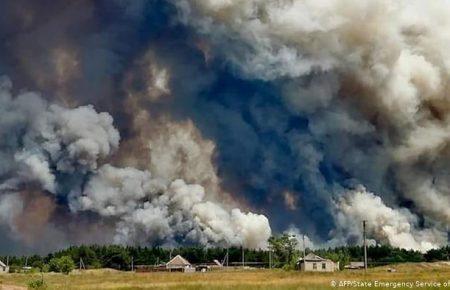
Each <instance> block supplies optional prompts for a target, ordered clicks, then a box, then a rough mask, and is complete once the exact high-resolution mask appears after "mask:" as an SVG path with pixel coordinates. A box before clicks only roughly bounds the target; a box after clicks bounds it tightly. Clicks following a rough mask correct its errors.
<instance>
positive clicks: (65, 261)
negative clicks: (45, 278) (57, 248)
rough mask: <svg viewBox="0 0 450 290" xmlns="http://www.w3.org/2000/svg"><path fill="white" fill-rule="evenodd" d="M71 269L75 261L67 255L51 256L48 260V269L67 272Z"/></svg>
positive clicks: (73, 267)
mask: <svg viewBox="0 0 450 290" xmlns="http://www.w3.org/2000/svg"><path fill="white" fill-rule="evenodd" d="M73 269H75V263H74V261H73V260H72V258H71V257H69V256H62V257H61V258H53V259H51V260H50V262H49V270H50V271H53V272H60V273H64V274H69V273H70V271H72V270H73Z"/></svg>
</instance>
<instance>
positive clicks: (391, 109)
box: [176, 0, 450, 249]
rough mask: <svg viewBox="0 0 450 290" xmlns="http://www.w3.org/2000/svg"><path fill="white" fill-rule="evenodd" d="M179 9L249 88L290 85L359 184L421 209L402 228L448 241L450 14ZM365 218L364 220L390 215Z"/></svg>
mask: <svg viewBox="0 0 450 290" xmlns="http://www.w3.org/2000/svg"><path fill="white" fill-rule="evenodd" d="M176 3H177V5H178V7H179V9H180V11H181V14H182V17H181V21H183V22H184V23H188V24H190V25H192V26H193V27H194V28H195V29H196V30H197V31H198V32H199V33H200V34H201V35H204V36H205V37H207V38H208V39H209V42H210V45H211V46H212V47H213V48H212V49H210V51H213V52H214V53H215V54H216V57H223V58H225V59H227V60H228V61H229V63H230V64H231V66H232V67H233V68H234V69H235V70H236V71H237V72H238V73H239V74H241V75H242V77H244V78H248V79H259V80H264V81H271V82H276V83H278V84H279V85H280V87H281V90H282V91H283V98H284V100H285V102H286V103H287V104H288V105H289V108H290V110H291V112H292V114H296V115H299V116H302V117H305V118H307V119H308V128H309V131H310V133H311V135H312V138H313V140H314V142H317V143H318V144H323V146H324V147H325V150H324V151H325V152H324V153H325V155H326V158H327V159H329V160H330V161H331V162H332V163H333V164H334V165H335V166H338V167H339V168H340V171H342V172H345V173H346V174H347V175H350V176H352V177H353V178H354V180H353V181H352V183H363V184H366V185H367V186H369V187H370V188H373V190H375V191H377V192H379V194H381V195H382V196H384V197H385V198H386V199H387V200H388V202H389V204H394V205H395V204H398V203H401V202H403V201H408V202H410V203H412V204H413V205H414V206H413V212H409V211H408V210H407V209H403V210H402V209H399V211H397V210H393V212H392V215H393V218H394V217H396V216H399V218H400V219H401V220H402V221H401V222H398V221H397V222H395V221H393V222H394V223H396V224H397V223H398V224H399V225H400V226H402V225H408V227H411V228H414V227H415V224H416V223H417V221H416V219H417V218H418V217H417V216H416V215H419V216H420V217H421V218H422V219H424V220H425V221H426V223H427V224H431V225H433V226H435V227H437V228H439V229H440V230H443V229H445V226H446V225H448V224H449V223H450V218H449V213H450V211H449V210H448V208H449V206H450V199H449V196H450V193H449V190H448V188H449V183H448V180H449V179H448V178H447V177H446V173H445V172H448V170H449V167H448V164H449V159H450V155H449V154H448V153H449V150H448V147H449V144H450V143H449V138H448V133H447V132H448V131H449V130H448V128H449V124H450V123H449V115H450V114H449V112H450V111H449V108H450V106H449V101H448V100H449V97H448V90H447V83H448V80H449V75H448V71H449V62H448V59H449V57H450V55H449V53H448V50H447V49H446V47H447V44H448V43H449V41H450V36H449V35H448V33H447V31H448V29H449V27H450V22H449V17H448V15H450V6H449V5H448V2H446V1H434V2H433V3H429V2H424V1H396V2H392V1H351V0H348V1H290V0H286V1H283V0H282V1H260V0H253V1H218V0H194V1H176ZM300 150H301V149H300ZM331 190H332V191H335V190H333V189H331ZM339 191H345V190H338V192H339ZM369 197H370V195H369ZM369 200H370V198H369ZM356 201H357V200H355V202H356ZM380 202H381V200H380V199H375V202H374V203H372V204H374V205H376V204H378V203H380ZM358 206H359V204H357V203H354V202H350V203H348V204H347V207H345V208H348V207H355V209H354V211H357V209H356V207H358ZM330 208H332V207H331V206H330ZM366 210H367V213H364V212H361V214H363V215H368V216H378V215H379V214H380V212H378V210H379V209H377V208H375V207H368V208H366ZM354 211H350V210H347V211H346V213H347V215H350V216H352V215H353V214H352V212H354ZM389 215H391V214H388V216H389ZM394 219H395V218H394ZM336 222H337V224H336V226H338V227H340V226H344V225H345V224H340V219H339V218H337V220H336ZM374 222H380V221H379V219H377V218H376V219H375V220H374ZM373 226H374V227H383V225H380V224H378V225H373ZM392 226H393V227H394V228H395V225H392ZM397 230H398V229H397ZM397 230H395V231H397ZM395 231H394V232H393V233H392V234H394V233H395ZM374 234H375V236H376V238H377V239H387V240H388V242H390V243H391V244H394V245H397V246H404V247H411V248H416V249H427V248H430V247H434V246H439V245H441V244H443V240H442V239H438V240H435V239H434V238H433V237H431V236H429V235H427V234H425V233H420V232H418V233H417V234H418V235H420V236H421V238H420V239H429V241H428V242H426V243H425V242H423V241H419V240H417V238H412V237H409V238H406V237H405V240H404V241H399V240H397V241H394V240H392V239H391V238H389V236H390V235H391V234H388V233H384V234H380V231H375V233H374ZM408 234H410V235H414V233H408ZM399 239H400V238H399Z"/></svg>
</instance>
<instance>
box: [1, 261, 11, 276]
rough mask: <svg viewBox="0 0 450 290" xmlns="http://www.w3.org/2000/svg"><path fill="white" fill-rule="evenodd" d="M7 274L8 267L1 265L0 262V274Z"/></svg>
mask: <svg viewBox="0 0 450 290" xmlns="http://www.w3.org/2000/svg"><path fill="white" fill-rule="evenodd" d="M8 272H9V267H8V266H6V264H5V263H3V262H2V261H0V274H3V273H8Z"/></svg>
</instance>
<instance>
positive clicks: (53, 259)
mask: <svg viewBox="0 0 450 290" xmlns="http://www.w3.org/2000/svg"><path fill="white" fill-rule="evenodd" d="M269 244H270V246H269V249H266V250H262V249H259V250H251V249H244V250H243V249H242V248H238V247H231V248H228V249H225V248H216V247H209V248H208V247H207V248H205V247H199V246H198V247H179V248H172V249H169V248H163V247H127V246H118V245H108V246H100V245H89V246H86V245H82V246H72V247H69V248H67V249H64V250H61V251H58V252H54V253H50V254H48V255H45V256H39V255H32V256H0V260H2V261H5V262H6V261H8V263H9V265H10V266H11V271H12V272H14V271H21V270H23V269H24V267H25V268H26V269H28V270H30V268H29V267H31V270H35V271H58V272H67V271H70V269H73V268H75V267H79V266H80V262H81V266H83V267H84V268H86V269H89V268H114V269H119V270H130V269H131V267H132V265H157V264H161V263H164V262H167V261H169V259H170V257H174V256H175V255H178V254H180V255H181V256H183V257H185V258H186V259H187V260H188V261H190V262H191V263H192V264H201V263H210V262H212V261H213V260H214V259H216V260H218V261H220V262H222V261H223V260H224V258H225V257H226V255H227V252H228V257H229V259H228V262H229V265H230V266H237V265H242V254H244V261H245V263H246V265H253V266H259V267H269V265H271V266H272V267H278V268H281V267H283V268H286V269H293V268H295V264H296V262H297V260H298V259H299V258H300V257H301V255H302V254H303V253H302V252H301V251H299V250H298V246H297V244H296V242H295V241H294V240H290V239H289V238H288V237H287V236H285V235H282V236H279V237H272V238H271V239H270V240H269ZM311 251H312V250H310V249H306V253H309V252H311ZM314 253H316V254H317V255H319V256H322V257H325V258H329V259H331V260H334V261H339V262H340V265H341V267H343V266H344V265H346V264H348V263H349V262H350V261H362V259H363V248H362V247H361V246H346V247H336V248H328V249H317V250H314ZM441 260H450V247H449V246H447V247H443V248H441V249H433V250H430V251H428V252H427V253H420V252H417V251H413V250H405V249H399V248H393V247H390V246H387V245H377V246H370V247H369V248H368V263H369V266H378V265H384V264H390V263H403V262H425V261H427V262H432V261H441Z"/></svg>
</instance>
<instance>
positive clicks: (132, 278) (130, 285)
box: [0, 262, 450, 290]
mask: <svg viewBox="0 0 450 290" xmlns="http://www.w3.org/2000/svg"><path fill="white" fill-rule="evenodd" d="M389 268H392V269H395V272H389V271H388V269H389ZM36 279H40V274H7V275H2V276H0V289H2V290H3V289H5V290H6V289H14V290H19V289H26V286H27V284H28V282H29V281H32V280H36ZM44 280H45V281H46V283H47V285H48V286H49V287H48V289H83V290H85V289H121V290H131V289H168V290H170V289H174V290H175V289H187V290H197V289H200V290H202V289H204V290H210V289H211V290H224V289H231V290H244V289H245V290H247V289H249V290H252V289H264V290H266V289H267V290H268V289H280V290H294V289H296V290H301V289H307V290H322V289H332V288H340V289H371V288H374V289H450V285H447V283H450V263H444V262H442V263H419V264H400V265H391V266H385V267H377V268H374V269H369V270H368V272H367V273H366V274H364V271H349V270H346V271H341V272H338V273H299V272H296V271H283V270H250V269H247V270H242V269H236V270H227V271H216V272H208V273H190V274H185V273H131V272H119V271H115V270H108V269H100V270H87V271H82V272H79V271H74V272H72V273H71V274H70V275H62V274H54V273H48V274H44ZM364 280H365V281H368V282H372V283H375V281H384V282H404V281H408V282H413V283H414V284H415V283H416V281H419V282H440V283H442V286H441V287H433V286H432V285H428V286H427V285H425V284H422V285H419V286H420V287H417V285H414V287H413V288H408V287H399V288H393V287H390V288H385V287H376V286H375V285H374V284H372V286H370V287H369V286H367V287H352V286H349V285H347V286H343V285H342V284H343V283H344V281H364ZM334 282H335V283H336V286H335V287H332V283H334ZM339 283H341V287H339V286H340V285H339ZM1 285H3V286H1ZM12 286H15V288H8V287H12ZM17 286H23V287H24V288H21V287H17ZM445 286H446V287H445ZM2 287H3V288H2Z"/></svg>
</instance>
